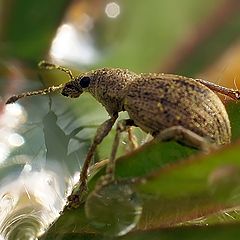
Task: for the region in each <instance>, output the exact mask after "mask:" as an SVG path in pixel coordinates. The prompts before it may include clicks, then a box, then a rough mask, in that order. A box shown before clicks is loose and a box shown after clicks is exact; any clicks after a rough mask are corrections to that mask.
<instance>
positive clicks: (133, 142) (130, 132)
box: [126, 127, 138, 152]
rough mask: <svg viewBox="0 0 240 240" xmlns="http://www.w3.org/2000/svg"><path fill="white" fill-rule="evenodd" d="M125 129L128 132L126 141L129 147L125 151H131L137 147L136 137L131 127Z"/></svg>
mask: <svg viewBox="0 0 240 240" xmlns="http://www.w3.org/2000/svg"><path fill="white" fill-rule="evenodd" d="M126 131H127V133H128V142H129V147H128V148H127V151H128V152H132V151H133V150H135V149H137V148H138V142H137V138H136V136H135V135H134V133H133V129H132V127H128V128H127V129H126Z"/></svg>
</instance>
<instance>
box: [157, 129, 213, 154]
mask: <svg viewBox="0 0 240 240" xmlns="http://www.w3.org/2000/svg"><path fill="white" fill-rule="evenodd" d="M153 137H154V138H155V139H157V140H159V141H170V140H175V141H177V142H180V143H181V144H183V145H187V146H189V147H193V148H196V149H199V150H202V151H204V152H208V151H209V150H210V148H212V147H213V145H214V144H213V143H211V142H210V141H209V139H207V138H204V137H202V136H200V135H198V134H196V133H195V132H193V131H191V130H189V129H186V128H184V127H182V126H173V127H169V128H166V129H164V130H163V131H161V132H159V133H155V134H153Z"/></svg>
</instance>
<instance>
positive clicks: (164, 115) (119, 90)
mask: <svg viewBox="0 0 240 240" xmlns="http://www.w3.org/2000/svg"><path fill="white" fill-rule="evenodd" d="M40 67H42V68H46V69H54V68H55V69H59V70H61V71H64V72H66V73H67V74H68V75H69V77H70V81H69V82H67V83H65V84H62V85H59V86H56V87H55V86H52V87H49V88H47V89H44V90H39V91H33V92H27V93H23V94H20V95H16V96H12V97H11V98H9V99H8V101H7V103H13V102H15V101H17V100H18V99H20V98H23V97H26V96H32V95H43V94H47V93H50V92H54V91H61V94H62V95H64V96H66V97H71V98H77V97H79V96H80V95H81V94H82V93H83V92H89V93H90V94H92V95H93V96H94V97H95V98H96V100H97V101H99V102H100V103H101V104H102V105H103V106H104V107H105V108H106V110H107V112H108V113H109V116H110V118H109V119H108V120H106V121H105V122H104V123H102V124H101V125H100V126H99V127H98V129H97V132H96V135H95V137H94V139H93V142H92V145H91V147H90V149H89V151H88V153H87V156H86V159H85V162H84V165H83V168H82V171H81V174H80V187H79V188H78V189H77V190H76V189H75V190H74V192H73V194H72V195H71V196H70V197H69V206H73V207H76V206H78V205H79V202H80V199H81V196H82V193H83V192H84V191H85V190H86V181H87V170H88V168H89V165H90V162H91V159H92V156H93V154H94V152H95V150H96V147H97V145H98V144H100V143H101V142H102V140H103V139H104V137H105V136H106V135H107V134H108V133H109V131H110V130H111V128H112V126H113V125H114V123H115V122H116V120H117V118H118V113H119V112H121V111H127V112H128V114H129V117H130V119H127V120H123V121H121V122H119V123H118V124H117V133H116V137H115V140H114V143H113V149H112V154H111V156H110V160H109V165H108V167H107V174H106V176H108V179H111V178H112V179H113V175H114V166H115V163H114V159H115V154H116V151H117V147H118V143H119V134H120V132H122V131H125V130H126V129H128V128H129V127H130V126H137V127H140V128H141V129H142V130H143V131H145V132H147V133H150V134H151V135H152V136H153V137H154V138H156V139H159V140H160V141H166V140H172V139H174V140H176V141H179V142H180V143H183V144H186V145H189V146H192V147H195V148H199V149H206V148H207V147H208V146H209V145H211V144H214V145H221V144H227V143H229V142H230V140H231V127H230V122H229V119H228V114H227V112H226V110H225V107H224V105H223V103H222V102H221V100H220V99H219V97H218V96H217V95H216V94H215V93H214V91H215V92H218V93H221V94H223V95H226V96H228V97H230V98H232V99H235V100H237V99H239V98H240V92H239V91H237V90H233V89H229V88H225V87H222V86H219V85H216V84H213V83H210V82H207V81H204V80H201V79H193V78H188V77H183V76H177V75H172V74H162V73H159V74H157V73H148V74H136V73H134V72H131V71H129V70H124V69H119V68H116V69H112V68H102V69H97V70H93V71H90V72H87V73H84V74H81V75H79V76H77V77H73V75H72V73H71V71H70V70H68V69H66V68H64V67H61V66H57V65H54V64H50V63H47V62H44V61H43V62H41V63H40Z"/></svg>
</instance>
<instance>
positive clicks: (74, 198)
mask: <svg viewBox="0 0 240 240" xmlns="http://www.w3.org/2000/svg"><path fill="white" fill-rule="evenodd" d="M117 118H118V115H117V114H115V115H113V116H112V117H111V118H110V119H108V120H106V121H105V122H104V123H102V124H101V125H100V126H99V127H98V129H97V132H96V134H95V136H94V139H93V142H92V144H91V146H90V149H89V150H88V153H87V156H86V159H85V161H84V163H83V167H82V170H81V173H80V180H79V183H80V185H79V186H77V187H76V188H75V189H73V191H72V193H71V195H70V196H69V197H68V204H67V208H77V207H78V206H79V205H80V203H81V201H82V199H83V195H84V193H85V192H86V191H87V175H88V169H89V165H90V162H91V160H92V157H93V155H94V153H95V151H96V148H97V146H98V145H99V144H100V143H101V142H102V140H103V139H104V138H105V137H106V136H107V135H108V133H109V132H110V130H111V129H112V126H113V125H114V123H115V122H116V120H117Z"/></svg>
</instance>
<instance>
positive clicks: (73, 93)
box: [61, 82, 83, 98]
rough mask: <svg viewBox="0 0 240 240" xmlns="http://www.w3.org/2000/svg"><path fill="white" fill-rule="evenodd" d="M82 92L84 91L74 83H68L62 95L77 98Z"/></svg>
mask: <svg viewBox="0 0 240 240" xmlns="http://www.w3.org/2000/svg"><path fill="white" fill-rule="evenodd" d="M82 92H83V91H82V89H81V88H80V87H79V86H76V84H75V83H74V82H68V83H66V84H65V85H64V87H63V89H62V92H61V94H62V95H63V96H65V97H71V98H77V97H79V96H80V95H81V94H82Z"/></svg>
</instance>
